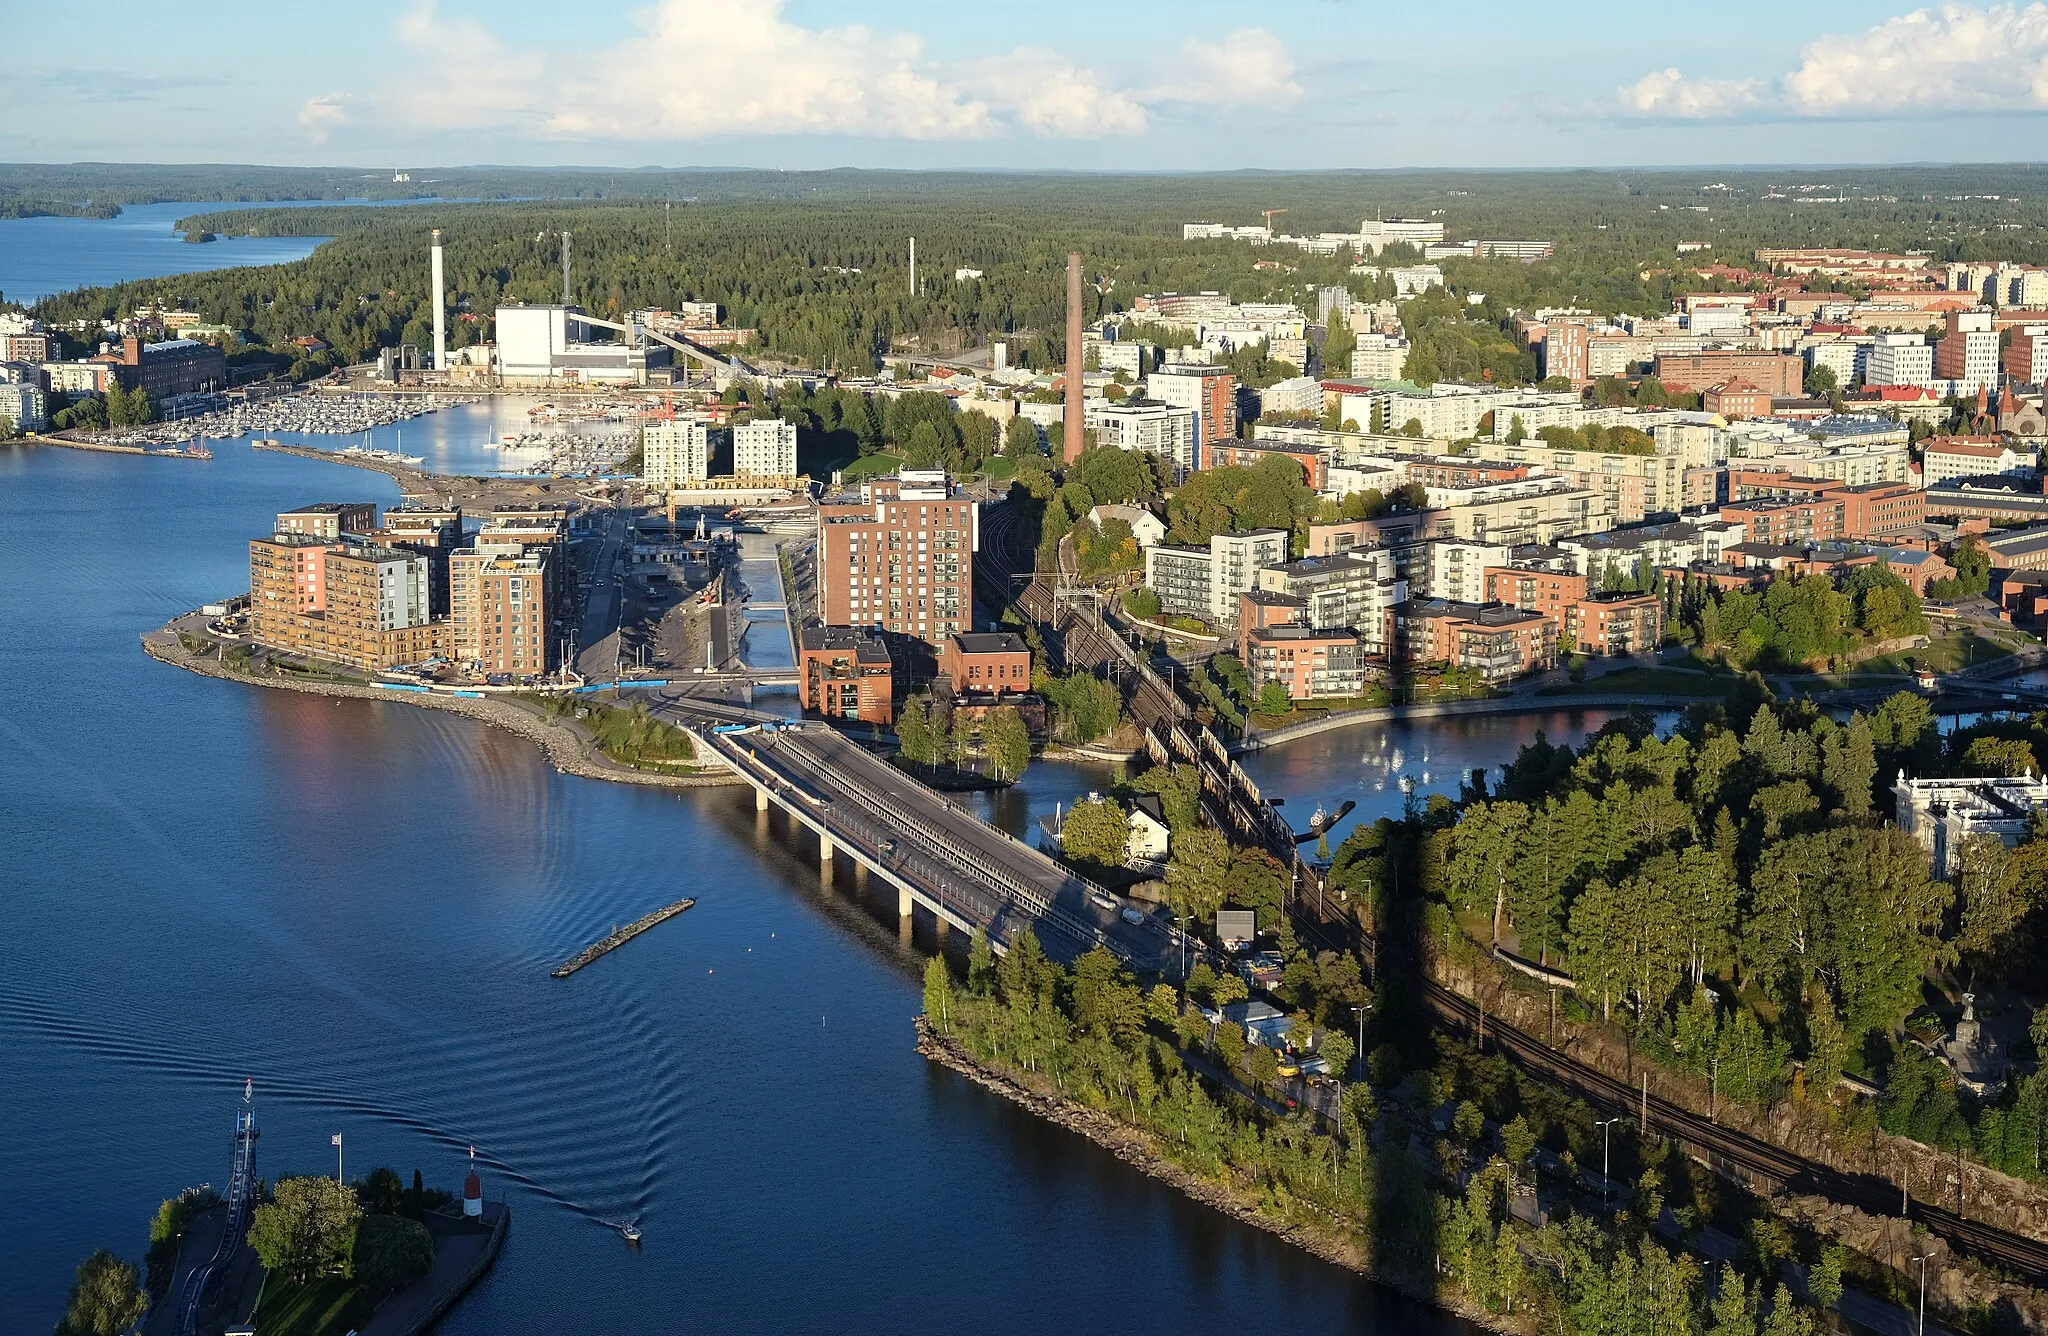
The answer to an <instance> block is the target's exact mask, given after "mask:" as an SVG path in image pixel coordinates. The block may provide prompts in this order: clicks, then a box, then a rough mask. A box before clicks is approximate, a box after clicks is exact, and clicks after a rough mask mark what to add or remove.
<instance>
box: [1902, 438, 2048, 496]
mask: <svg viewBox="0 0 2048 1336" xmlns="http://www.w3.org/2000/svg"><path fill="white" fill-rule="evenodd" d="M2038 459H2039V457H2038V456H2037V455H2035V454H2034V452H2033V451H2031V450H2030V451H2027V452H2026V453H2024V454H2022V453H2020V452H2019V451H2017V450H2014V449H2013V448H2012V447H2011V446H2009V445H2006V444H2005V443H2004V442H2003V441H2000V442H1998V443H1996V444H1993V443H1991V442H1989V441H1954V440H1949V441H1944V440H1933V441H1929V442H1928V443H1927V448H1926V450H1925V452H1924V453H1923V454H1922V455H1921V458H1920V480H1921V484H1922V485H1923V486H1927V487H1938V486H1940V485H1941V484H1942V483H1945V482H1950V481H1952V480H1954V479H1956V478H1991V477H2000V476H2003V477H2027V476H2030V475H2031V474H2032V473H2033V472H2034V467H2035V464H2036V463H2037V462H2038Z"/></svg>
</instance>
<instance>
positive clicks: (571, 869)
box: [0, 448, 1452, 1334]
mask: <svg viewBox="0 0 2048 1336" xmlns="http://www.w3.org/2000/svg"><path fill="white" fill-rule="evenodd" d="M217 453H218V458H216V459H215V460H214V461H213V462H212V463H211V464H197V463H184V462H169V461H153V460H136V459H128V458H119V457H105V456H96V455H90V454H83V453H77V452H70V451H62V450H52V449H38V450H30V449H26V448H12V449H8V448H0V680H5V681H6V682H7V683H8V687H9V689H8V690H7V691H6V693H5V694H4V696H0V869H5V872H4V875H0V882H4V885H5V888H6V889H5V894H4V895H0V1046H4V1049H0V1051H4V1053H5V1055H6V1058H7V1065H8V1068H9V1070H10V1072H11V1073H13V1079H12V1080H10V1081H9V1083H8V1086H7V1091H8V1095H7V1098H6V1099H4V1100H0V1182H5V1183H7V1184H8V1185H9V1188H10V1196H11V1198H12V1209H11V1210H9V1211H8V1212H6V1213H5V1214H4V1215H0V1256H4V1257H5V1258H6V1259H7V1263H6V1265H5V1266H0V1328H4V1329H5V1330H7V1331H10V1332H11V1331H42V1330H47V1329H48V1327H49V1325H50V1324H51V1323H52V1322H53V1321H54V1320H55V1318H56V1316H57V1315H58V1313H59V1312H60V1310H61V1308H62V1305H63V1299H64V1293H65V1289H66V1287H67V1285H68V1283H69V1280H70V1277H71V1273H72V1269H73V1268H74V1267H75V1265H76V1264H77V1262H78V1261H79V1260H80V1259H82V1258H83V1257H84V1256H85V1255H86V1254H87V1253H89V1252H90V1251H91V1250H93V1249H94V1248H97V1247H102V1246H105V1247H111V1248H113V1249H115V1250H116V1251H117V1252H120V1253H123V1254H125V1255H127V1256H129V1257H131V1258H139V1257H140V1255H141V1253H142V1250H143V1247H144V1245H145V1243H146V1231H147V1226H148V1220H149V1216H150V1213H151V1212H152V1210H153V1209H154V1207H155V1205H156V1203H157V1201H158V1200H159V1199H161V1198H163V1197H165V1196H168V1195H170V1194H171V1193H173V1192H175V1191H176V1190H177V1189H179V1188H180V1187H183V1186H185V1185H188V1184H192V1183H198V1182H203V1181H212V1182H215V1183H219V1182H220V1181H221V1180H222V1179H223V1177H224V1175H225V1172H226V1168H227V1156H228V1133H229V1130H230V1126H231V1119H232V1116H233V1110H234V1106H235V1102H236V1100H237V1099H238V1098H239V1095H240V1091H241V1084H242V1081H243V1079H244V1078H245V1077H249V1078H253V1079H254V1080H255V1082H256V1095H257V1109H258V1117H259V1120H260V1122H261V1125H262V1127H263V1140H262V1143H261V1151H260V1161H259V1168H260V1171H261V1172H262V1174H263V1175H264V1176H265V1177H269V1178H275V1177H277V1176H279V1175H282V1174H289V1173H318V1172H323V1171H327V1170H329V1169H331V1167H332V1163H333V1162H332V1159H331V1155H332V1148H331V1146H330V1145H329V1141H328V1138H329V1136H330V1135H332V1134H333V1133H336V1132H340V1133H343V1134H344V1135H345V1141H346V1146H347V1154H348V1168H349V1172H350V1173H351V1175H352V1176H353V1175H354V1174H358V1173H361V1172H363V1171H366V1170H367V1169H369V1168H370V1167H372V1166H374V1165H377V1164H389V1165H392V1166H394V1167H396V1168H397V1169H398V1170H399V1171H400V1172H401V1173H406V1174H410V1172H411V1170H412V1169H413V1168H414V1167H415V1166H417V1167H419V1168H421V1169H422V1170H424V1171H425V1174H426V1176H427V1178H428V1179H429V1181H432V1182H436V1183H440V1184H443V1185H448V1186H453V1185H454V1184H455V1183H456V1182H457V1180H458V1178H459V1176H460V1174H461V1173H462V1171H463V1166H464V1160H465V1149H466V1148H467V1147H468V1146H470V1145H471V1144H474V1145H475V1146H476V1147H477V1149H478V1153H479V1155H480V1157H481V1159H482V1160H483V1162H484V1166H485V1168H484V1172H485V1180H486V1183H487V1190H488V1191H489V1192H490V1193H491V1194H493V1195H494V1196H495V1195H498V1194H505V1195H508V1196H509V1197H510V1198H511V1200H512V1202H513V1205H514V1210H515V1223H514V1226H513V1230H512V1234H511V1238H510V1240H509V1242H508V1245H507V1247H506V1251H505V1254H504V1257H503V1258H502V1260H501V1261H500V1263H499V1265H498V1267H497V1269H496V1270H495V1271H494V1272H493V1273H492V1274H491V1275H490V1276H489V1277H488V1278H487V1279H486V1280H485V1281H484V1282H483V1283H482V1284H481V1285H480V1286H479V1287H478V1288H477V1289H476V1290H475V1291H474V1292H473V1293H472V1295H471V1296H470V1297H469V1298H468V1299H467V1300H466V1301H465V1302H464V1303H463V1305H462V1306H461V1307H460V1308H459V1309H458V1310H457V1311H456V1312H455V1314H454V1315H453V1317H452V1318H451V1319H450V1320H449V1321H448V1322H447V1323H446V1324H445V1326H444V1328H443V1330H446V1331H449V1332H451V1333H460V1334H467V1333H484V1332H491V1333H500V1332H527V1331H533V1332H539V1331H549V1332H556V1331H560V1332H620V1331H652V1330H703V1331H764V1332H766V1331H776V1332H790V1331H795V1332H813V1331H815V1332H824V1331H833V1332H839V1331H863V1332H864V1331H909V1330H924V1329H928V1328H931V1327H933V1326H938V1327H942V1328H943V1327H957V1326H962V1325H966V1324H968V1323H972V1324H973V1325H974V1326H975V1327H976V1328H977V1329H980V1330H985V1331H998V1332H1041V1331H1045V1330H1048V1329H1051V1328H1055V1327H1062V1326H1071V1325H1072V1324H1073V1323H1074V1321H1075V1319H1076V1317H1077V1315H1086V1317H1085V1321H1086V1323H1087V1325H1089V1326H1091V1327H1099V1328H1102V1329H1105V1330H1133V1331H1157V1330H1168V1329H1172V1330H1182V1331H1195V1330H1218V1329H1228V1328H1234V1327H1245V1326H1251V1325H1254V1324H1260V1325H1269V1324H1270V1323H1272V1322H1273V1321H1274V1320H1275V1316H1276V1315H1277V1314H1281V1313H1284V1314H1285V1315H1286V1321H1287V1322H1288V1323H1289V1324H1290V1325H1297V1326H1302V1327H1306V1328H1315V1327H1330V1326H1333V1325H1342V1326H1344V1327H1346V1328H1352V1329H1357V1328H1364V1329H1370V1330H1398V1331H1403V1332H1407V1331H1425V1330H1426V1331H1431V1332H1435V1331H1443V1330H1449V1329H1450V1328H1451V1325H1452V1324H1450V1323H1449V1322H1448V1321H1447V1320H1446V1319H1443V1318H1441V1317H1440V1316H1439V1315H1437V1314H1435V1313H1433V1312H1431V1311H1430V1310H1426V1309H1419V1308H1416V1307H1414V1306H1412V1305H1409V1304H1406V1303H1404V1302H1400V1301H1397V1300H1393V1299H1390V1298H1389V1297H1387V1296H1386V1295H1384V1294H1383V1293H1382V1292H1380V1291H1378V1290H1376V1289H1375V1288H1374V1287H1372V1286H1370V1285H1368V1284H1366V1283H1365V1282H1363V1281H1360V1280H1359V1279H1357V1278H1356V1277H1354V1276H1351V1275H1349V1274H1348V1273H1345V1272H1342V1271H1339V1270H1337V1269H1334V1268H1331V1267H1328V1266H1325V1265H1323V1264H1321V1263H1318V1262H1315V1261H1313V1260H1311V1259H1309V1258H1307V1257H1305V1256H1303V1255H1302V1254H1300V1253H1298V1252H1296V1251H1295V1250H1293V1249H1291V1248H1289V1247H1287V1246H1285V1245H1283V1244H1281V1243H1279V1242H1277V1241H1276V1240H1274V1239H1272V1238H1270V1237H1269V1236H1267V1235H1265V1234H1263V1233H1261V1232H1259V1231H1256V1230H1250V1229H1246V1228H1243V1227H1241V1226H1238V1225H1236V1224H1234V1223H1231V1222H1229V1221H1227V1220H1225V1219H1223V1218H1222V1217H1220V1216H1218V1215H1216V1214H1215V1213H1213V1212H1211V1211H1209V1210H1207V1209H1206V1208H1203V1207H1199V1206H1196V1205H1193V1204H1191V1203H1189V1202H1188V1201H1186V1200H1185V1199H1183V1198H1181V1197H1180V1196H1178V1195H1177V1194H1175V1193H1173V1192H1171V1191H1169V1190H1167V1189H1165V1188H1163V1187H1160V1186H1158V1185H1156V1184H1155V1183H1153V1182H1152V1181H1151V1180H1150V1179H1147V1178H1145V1177H1143V1176H1142V1175H1139V1174H1137V1173H1135V1172H1133V1171H1132V1170H1130V1169H1129V1168H1127V1167H1126V1166H1124V1165H1122V1164H1120V1163H1118V1162H1117V1161H1115V1160H1114V1159H1112V1158H1111V1157H1109V1156H1108V1155H1106V1154H1103V1153H1101V1152H1099V1151H1097V1150H1095V1149H1094V1148H1093V1147H1091V1146H1090V1145H1089V1144H1088V1143H1086V1142H1083V1141H1080V1140H1078V1139H1077V1138H1074V1137H1072V1136H1070V1135H1068V1134H1066V1133H1064V1132H1061V1131H1059V1130H1057V1129H1054V1128H1050V1127H1048V1126H1046V1125H1045V1124H1043V1123H1040V1122H1038V1121H1036V1120H1033V1119H1031V1118H1029V1117H1027V1116H1025V1115H1023V1114H1021V1113H1019V1112H1017V1111H1016V1110H1015V1109H1014V1108H1013V1107H1012V1106H1010V1105H1008V1104H1007V1103H1004V1102H1003V1101H1000V1100H997V1099H995V1098H993V1097H990V1096H988V1095H986V1094H984V1093H983V1092H981V1091H979V1090H978V1089H976V1088H974V1087H971V1086H968V1085H966V1084H965V1083H963V1082H961V1081H960V1080H958V1079H957V1078H955V1077H953V1076H951V1075H949V1074H947V1073H944V1072H943V1071H939V1070H936V1069H934V1068H932V1067H931V1066H930V1065H929V1064H927V1063H926V1062H925V1061H924V1060H923V1059H921V1058H919V1057H918V1056H917V1055H916V1054H915V1052H914V1051H913V1049H912V1046H911V1026H910V1022H911V1018H912V1017H913V1016H914V1015H915V1014H916V1012H917V1011H918V1009H919V999H918V980H917V975H918V971H919V969H920V967H921V963H922V958H921V956H920V954H919V951H918V948H919V947H921V946H923V945H926V944H925V943H922V942H914V943H911V944H909V945H907V946H906V945H904V944H902V943H900V942H899V941H898V939H897V937H896V934H895V930H894V927H893V922H889V925H888V926H884V922H885V921H890V920H893V912H892V907H884V908H883V909H882V911H881V913H880V914H879V915H878V914H877V913H876V912H874V911H872V910H871V909H870V908H869V907H868V906H867V905H865V904H864V903H862V902H860V900H859V899H858V896H857V894H856V892H855V891H854V888H853V887H852V885H851V884H850V881H846V880H842V881H841V882H839V883H837V884H832V883H821V879H820V876H819V873H818V870H817V867H816V864H815V862H814V858H815V854H814V852H813V849H814V846H813V845H811V844H809V843H808V842H803V841H790V840H789V839H788V837H787V834H786V831H785V829H784V826H783V824H782V818H780V817H779V816H778V817H775V818H772V819H770V818H761V817H757V816H756V814H755V813H754V812H753V810H752V803H751V802H750V801H748V800H747V798H746V797H745V796H744V792H745V791H744V790H741V791H739V792H738V793H735V792H733V791H730V790H713V791H704V792H700V793H695V794H687V795H678V794H672V793H664V792H660V791H654V790H647V789H639V788H633V787H627V786H620V785H611V784H605V783H600V782H594V781H588V780H580V779H574V778H568V777H564V776H561V775H558V774H555V773H554V772H553V771H551V770H550V769H548V768H547V766H546V765H545V764H544V763H543V761H542V760H541V758H540V756H539V754H538V752H537V751H536V750H535V749H534V748H533V747H531V746H530V745H528V744H526V743H524V742H521V741H519V740H517V739H515V738H513V737H511V736H509V735H507V734H503V733H499V732H495V731H492V730H489V729H487V728H484V727H482V726H479V725H475V724H471V723H469V722H467V721H465V720H461V719H457V718H455V717H453V716H448V715H442V714H435V713H429V712H425V711H420V710H416V709H413V708H410V707H407V706H404V705H398V704H382V703H374V704H373V703H362V702H341V701H328V700H325V699H321V698H318V697H309V696H297V695H290V694H286V693H282V692H272V691H265V690H260V689H255V688H250V687H245V686H241V685H237V684H233V683H226V682H218V681H214V680H212V679H208V678H202V677H197V676H193V675H190V674H186V673H182V672H179V671H177V670H175V669H171V668H166V667H163V666H161V665H158V664H156V663H154V662H152V661H151V660H149V659H147V658H145V657H144V656H143V655H142V654H141V653H140V652H139V651H138V649H137V647H136V634H137V633H138V632H139V631H141V630H143V629H145V628H147V627H150V626H153V625H156V624H158V623H160V622H161V621H163V620H164V619H165V618H166V617H168V616H169V615H171V614H172V613H175V612H177V611H180V610H182V609H186V608H189V607H192V606H194V605H196V604H198V603H200V602H202V601H204V600H207V599H210V598H214V597H218V596H220V595H222V594H224V593H228V592H232V591H235V590H239V589H241V588H243V587H244V586H245V584H246V578H245V561H246V555H245V553H246V548H245V547H244V542H245V540H246V538H247V537H248V536H249V535H250V534H253V533H257V532H259V531H261V530H262V529H263V528H264V527H265V526H266V525H267V523H268V521H269V517H270V516H271V514H273V513H274V512H275V511H277V510H279V509H282V508H285V507H288V506H291V505H296V504H299V503H302V502H304V501H307V500H310V499H316V498H324V497H330V496H338V495H348V496H370V497H377V498H378V499H381V500H384V501H386V502H388V501H390V500H391V499H392V497H391V495H390V492H389V488H388V484H387V483H385V481H384V480H383V479H381V478H378V477H375V476H374V475H368V474H364V473H361V472H357V471H353V470H351V471H347V472H343V471H342V469H341V468H340V466H336V465H328V464H323V463H319V462H314V461H306V460H299V459H293V458H289V457H283V456H275V455H258V454H253V453H250V452H248V451H245V450H241V449H235V448H225V449H220V450H219V451H218V452H217ZM1043 774H1044V776H1045V778H1046V779H1048V780H1053V779H1056V778H1057V776H1058V774H1059V771H1058V770H1057V769H1051V770H1048V771H1045V772H1043ZM786 845H787V846H788V848H787V849H786V847H785V846H786ZM788 849H794V850H796V851H797V852H794V853H792V852H789V851H788ZM841 861H842V862H843V860H841ZM684 894H694V895H697V896H698V897H699V898H700V899H699V905H698V907H697V908H696V909H694V910H692V911H691V912H690V913H689V914H686V915H684V916H682V917H681V918H680V919H677V920H675V921H674V922H672V923H670V924H668V925H664V926H663V927H662V928H660V929H658V930H656V931H654V932H652V933H649V934H648V935H647V936H645V937H643V938H641V939H639V940H637V941H635V942H634V943H633V944H632V945H631V946H630V947H628V948H626V949H625V950H622V951H620V952H618V953H617V954H615V955H613V956H610V957H607V958H606V959H604V960H602V961H600V962H599V963H598V964H596V965H594V966H592V967H591V968H590V969H588V970H585V971H584V972H582V973H581V974H578V975H577V976H575V978H573V979H571V980H568V981H558V980H554V979H551V978H549V977H548V975H547V969H548V967H549V966H551V965H552V964H553V963H555V962H556V961H558V960H560V959H561V958H563V957H565V956H567V955H569V954H572V953H573V952H574V951H575V950H576V949H577V948H579V947H580V946H582V945H583V944H584V943H586V942H587V941H589V940H591V939H593V938H595V937H597V936H600V935H602V933H603V932H604V931H605V930H606V929H607V928H608V927H609V926H610V925H611V924H613V923H615V922H620V921H624V920H626V919H629V918H632V917H634V916H636V915H638V914H640V913H642V912H644V911H645V910H647V909H649V908H652V907H653V906H656V905H658V904H661V903H664V902H666V901H668V900H671V899H673V898H675V897H677V896H680V895H684ZM627 1218H637V1219H638V1220H639V1222H640V1224H641V1226H642V1228H643V1229H644V1230H645V1231H646V1246H645V1247H644V1249H643V1250H642V1251H640V1252H638V1253H634V1252H629V1251H628V1250H627V1249H626V1247H625V1245H624V1244H623V1243H622V1242H621V1240H620V1239H619V1238H618V1236H617V1234H616V1233H615V1232H614V1231H613V1229H612V1228H611V1226H610V1224H608V1223H607V1222H612V1221H618V1220H622V1219H627Z"/></svg>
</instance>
